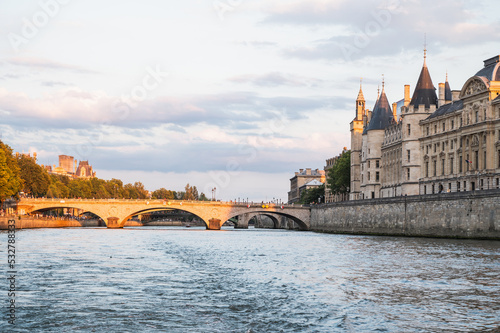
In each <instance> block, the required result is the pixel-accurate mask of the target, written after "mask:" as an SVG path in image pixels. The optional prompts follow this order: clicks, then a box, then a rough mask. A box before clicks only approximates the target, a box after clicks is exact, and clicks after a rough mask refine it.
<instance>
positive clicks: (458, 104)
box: [427, 100, 464, 119]
mask: <svg viewBox="0 0 500 333" xmlns="http://www.w3.org/2000/svg"><path fill="white" fill-rule="evenodd" d="M463 107H464V102H463V101H462V100H458V101H455V102H452V103H449V104H445V105H443V106H441V107H440V108H439V109H437V110H436V111H434V112H433V113H432V114H431V115H430V116H429V117H428V118H427V119H432V118H436V117H439V116H442V115H445V114H447V113H451V112H454V111H457V110H460V109H462V108H463Z"/></svg>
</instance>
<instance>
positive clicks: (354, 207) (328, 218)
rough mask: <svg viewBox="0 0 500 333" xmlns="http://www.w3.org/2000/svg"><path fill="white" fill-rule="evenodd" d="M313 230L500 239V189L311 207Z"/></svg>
mask: <svg viewBox="0 0 500 333" xmlns="http://www.w3.org/2000/svg"><path fill="white" fill-rule="evenodd" d="M310 230H312V231H319V232H329V233H340V234H342V233H345V234H363V235H390V236H416V237H445V238H473V239H495V240H500V190H487V191H472V192H458V193H443V194H435V195H425V196H419V195H416V196H407V197H396V198H385V199H371V200H357V201H345V202H338V203H331V204H325V205H317V206H313V207H312V208H311V228H310Z"/></svg>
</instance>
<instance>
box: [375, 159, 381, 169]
mask: <svg viewBox="0 0 500 333" xmlns="http://www.w3.org/2000/svg"><path fill="white" fill-rule="evenodd" d="M375 167H376V168H377V169H378V168H379V167H380V161H379V160H376V161H375Z"/></svg>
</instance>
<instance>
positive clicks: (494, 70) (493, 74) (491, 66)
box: [476, 55, 500, 81]
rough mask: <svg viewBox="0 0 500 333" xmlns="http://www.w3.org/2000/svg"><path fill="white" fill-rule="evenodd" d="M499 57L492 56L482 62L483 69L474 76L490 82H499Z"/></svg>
mask: <svg viewBox="0 0 500 333" xmlns="http://www.w3.org/2000/svg"><path fill="white" fill-rule="evenodd" d="M499 67H500V55H497V56H494V57H493V58H490V59H488V60H485V61H484V68H482V69H481V70H480V71H479V72H477V73H476V76H482V77H485V78H487V79H488V80H490V81H500V70H499Z"/></svg>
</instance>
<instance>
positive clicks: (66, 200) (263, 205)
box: [18, 198, 310, 209]
mask: <svg viewBox="0 0 500 333" xmlns="http://www.w3.org/2000/svg"><path fill="white" fill-rule="evenodd" d="M33 201H35V202H39V203H44V202H57V203H69V202H117V203H121V202H123V203H136V202H137V203H139V202H142V203H146V204H158V203H160V204H162V205H168V204H174V205H175V204H177V205H183V204H190V205H193V204H196V205H232V206H240V207H244V206H247V207H248V208H282V209H284V208H309V207H310V206H309V205H297V204H276V203H265V202H260V203H258V202H253V201H252V202H234V201H220V200H218V201H198V200H168V199H95V198H93V199H83V198H22V199H21V200H20V201H19V202H18V204H23V203H28V202H33Z"/></svg>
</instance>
